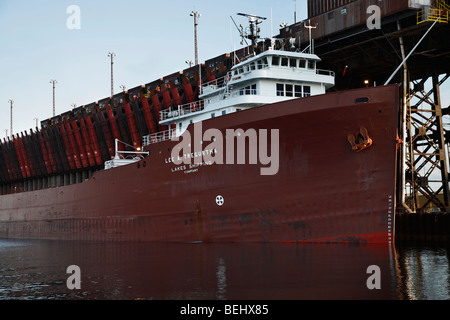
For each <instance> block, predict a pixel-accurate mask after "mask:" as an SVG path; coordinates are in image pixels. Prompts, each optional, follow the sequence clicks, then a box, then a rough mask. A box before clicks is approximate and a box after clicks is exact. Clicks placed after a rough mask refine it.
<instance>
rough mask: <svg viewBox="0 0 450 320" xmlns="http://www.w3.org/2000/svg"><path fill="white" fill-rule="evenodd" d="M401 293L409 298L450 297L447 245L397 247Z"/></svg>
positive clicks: (432, 298)
mask: <svg viewBox="0 0 450 320" xmlns="http://www.w3.org/2000/svg"><path fill="white" fill-rule="evenodd" d="M396 267H397V274H396V276H397V281H398V295H399V298H401V299H407V300H448V299H450V272H449V250H448V248H447V247H428V246H425V247H423V246H422V247H421V246H419V247H418V246H410V247H403V246H401V247H399V248H397V259H396Z"/></svg>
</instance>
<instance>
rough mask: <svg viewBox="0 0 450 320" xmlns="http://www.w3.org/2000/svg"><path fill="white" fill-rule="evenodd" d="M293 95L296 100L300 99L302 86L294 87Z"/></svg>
mask: <svg viewBox="0 0 450 320" xmlns="http://www.w3.org/2000/svg"><path fill="white" fill-rule="evenodd" d="M294 95H295V97H296V98H301V97H302V86H297V85H296V86H294Z"/></svg>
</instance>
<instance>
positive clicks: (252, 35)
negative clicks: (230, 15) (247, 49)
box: [237, 13, 267, 48]
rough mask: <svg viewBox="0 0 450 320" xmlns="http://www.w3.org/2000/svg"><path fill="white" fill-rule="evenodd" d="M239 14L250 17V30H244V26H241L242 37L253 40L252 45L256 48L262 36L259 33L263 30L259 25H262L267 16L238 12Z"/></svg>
mask: <svg viewBox="0 0 450 320" xmlns="http://www.w3.org/2000/svg"><path fill="white" fill-rule="evenodd" d="M237 15H239V16H244V17H247V18H248V20H249V22H250V27H249V29H250V30H249V32H244V28H243V27H242V25H241V26H240V27H241V30H240V32H241V37H242V39H245V38H247V39H249V40H250V41H251V42H252V47H253V48H254V47H255V46H256V44H257V40H258V39H259V38H260V36H259V33H260V32H261V29H260V28H259V27H258V25H260V24H261V23H262V22H263V21H264V20H266V19H267V18H265V17H260V16H255V15H252V14H246V13H238V14H237Z"/></svg>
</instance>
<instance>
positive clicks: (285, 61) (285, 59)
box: [281, 58, 289, 67]
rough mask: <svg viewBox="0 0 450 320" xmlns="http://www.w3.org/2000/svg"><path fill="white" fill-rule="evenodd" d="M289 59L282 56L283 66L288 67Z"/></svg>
mask: <svg viewBox="0 0 450 320" xmlns="http://www.w3.org/2000/svg"><path fill="white" fill-rule="evenodd" d="M288 62H289V59H288V58H281V66H282V67H287V66H288Z"/></svg>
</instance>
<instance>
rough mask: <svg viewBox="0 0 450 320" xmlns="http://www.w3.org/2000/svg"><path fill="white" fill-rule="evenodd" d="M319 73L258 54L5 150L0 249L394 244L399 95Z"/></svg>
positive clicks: (100, 109) (164, 84)
mask: <svg viewBox="0 0 450 320" xmlns="http://www.w3.org/2000/svg"><path fill="white" fill-rule="evenodd" d="M251 21H252V20H251ZM253 21H254V20H253ZM318 61H320V58H319V57H318V56H317V55H315V54H313V53H312V52H307V53H305V52H300V51H299V50H292V51H285V50H277V49H276V44H274V42H273V41H268V42H267V41H263V42H260V43H259V44H256V43H254V46H250V47H249V48H247V49H246V50H242V51H241V52H240V53H239V54H236V53H233V54H229V55H224V56H221V57H217V58H215V59H212V60H210V61H208V62H207V63H206V65H199V66H195V67H192V68H190V69H188V70H185V71H184V72H182V73H181V72H180V73H179V74H175V75H171V76H168V77H166V78H163V79H161V80H158V81H155V82H153V83H151V84H149V85H146V86H143V87H141V88H135V89H133V90H130V91H128V92H124V93H121V94H118V95H116V96H114V97H111V98H110V99H104V100H102V101H99V102H96V103H93V104H90V105H87V106H83V107H80V108H77V109H74V110H72V111H69V112H67V113H66V114H62V115H60V116H57V117H54V118H52V119H49V120H46V121H43V122H42V128H41V129H40V130H36V131H35V132H33V131H31V132H30V134H27V133H26V134H25V135H23V134H22V136H20V137H19V136H16V137H13V138H12V139H11V140H5V141H4V142H3V143H2V144H1V145H0V148H1V150H0V179H1V186H2V187H1V192H2V195H1V196H0V237H6V238H27V239H71V240H107V241H177V242H218V241H223V242H261V241H262V242H338V243H347V242H348V243H390V242H392V241H393V237H394V234H393V230H394V228H393V227H394V208H395V187H396V163H397V162H396V155H397V146H398V143H399V140H398V139H397V133H398V109H399V97H398V87H397V86H380V87H373V88H363V89H356V90H349V91H342V92H332V93H327V89H329V88H331V87H332V86H333V85H334V73H333V72H332V71H325V70H319V69H317V62H318Z"/></svg>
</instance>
